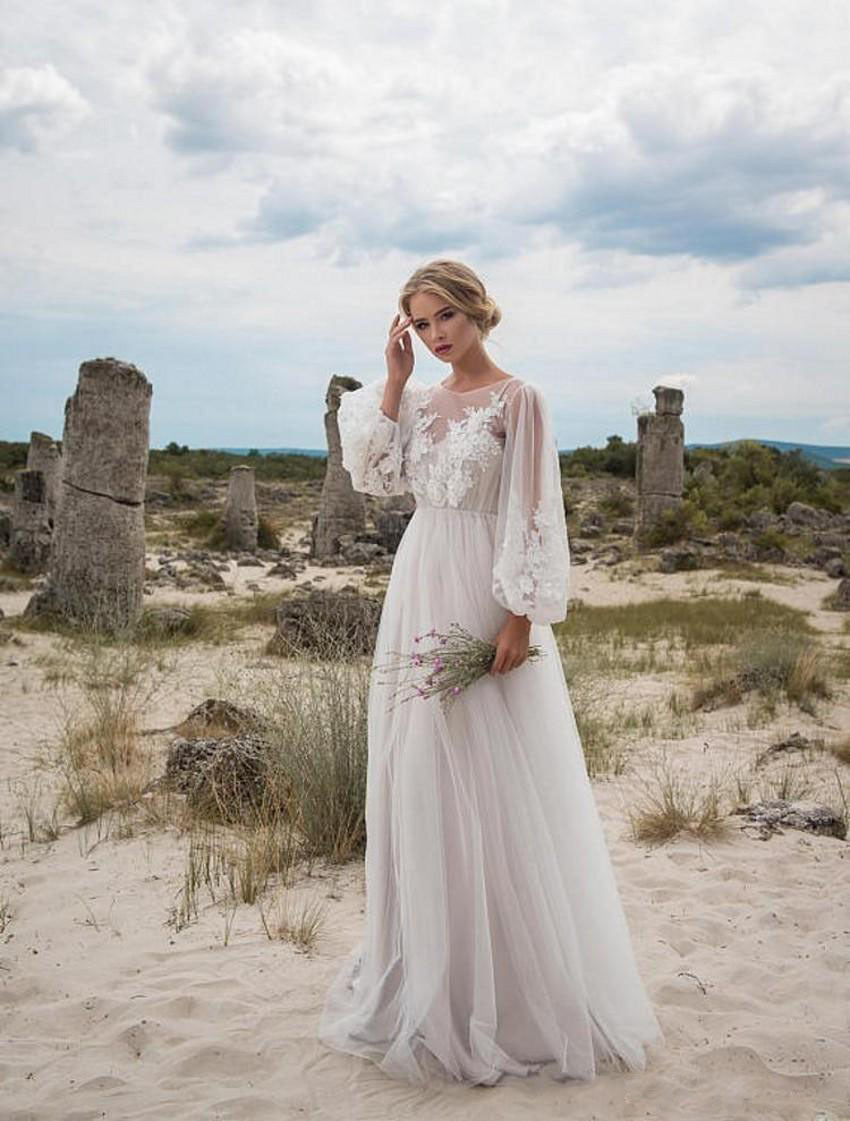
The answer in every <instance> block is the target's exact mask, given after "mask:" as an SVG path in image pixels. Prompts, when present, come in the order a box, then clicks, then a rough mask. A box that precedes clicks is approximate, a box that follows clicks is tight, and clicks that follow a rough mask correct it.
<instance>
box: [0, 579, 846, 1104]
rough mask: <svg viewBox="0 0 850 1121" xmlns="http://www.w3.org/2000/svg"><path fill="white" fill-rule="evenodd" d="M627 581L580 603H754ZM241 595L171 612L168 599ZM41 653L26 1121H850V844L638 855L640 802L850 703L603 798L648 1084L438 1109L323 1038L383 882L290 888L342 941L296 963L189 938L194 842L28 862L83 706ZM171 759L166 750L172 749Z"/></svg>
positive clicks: (456, 1090) (21, 743)
mask: <svg viewBox="0 0 850 1121" xmlns="http://www.w3.org/2000/svg"><path fill="white" fill-rule="evenodd" d="M624 571H625V570H622V571H621V570H620V569H618V570H616V571H615V570H610V569H605V568H596V569H591V568H589V567H586V568H576V569H574V572H573V589H572V592H573V596H575V597H580V598H581V599H582V600H584V601H585V602H586V603H588V604H605V603H625V602H633V601H637V600H640V599H644V598H658V597H660V596H673V597H676V598H687V597H688V596H691V595H700V594H702V593H703V590H704V589H706V588H708V589H709V590H711V591H714V592H718V593H723V592H730V591H734V590H736V589H737V590H741V589H742V588H747V587H749V588H752V585H751V584H749V585H747V584H743V583H740V582H737V581H733V580H728V579H726V578H722V577H721V578H718V576H717V574H716V573H710V572H698V573H688V574H681V575H673V576H660V575H657V574H640V573H636V574H635V575H633V576H632V577H631V578H629V577H628V576H626V575H624ZM788 573H789V574H790V576H789V578H791V577H793V578H794V580H795V582H793V583H783V584H764V585H762V586H761V592H762V594H763V595H764V596H765V597H770V598H774V599H777V600H778V601H780V602H784V603H788V604H791V605H793V606H797V607H802V608H804V609H805V610H808V611H810V612H811V613H812V614H811V618H812V621H813V622H814V623H815V625H817V626H818V627H819V628H820V629H821V630H822V631H824V632H825V634H828V635H829V637H830V639H831V640H832V641H835V642H841V641H843V642H845V643H846V642H847V639H846V637H845V638H841V637H839V635H838V631H839V629H840V627H841V619H840V617H838V616H836V615H834V614H831V613H829V612H823V611H821V610H820V608H819V604H820V600H821V598H822V597H823V595H824V594H825V592H826V591H827V590H828V589H829V583H828V582H827V581H826V580H825V579H824V578H823V577H822V576H821V575H819V574H817V573H809V572H803V573H797V572H793V571H792V570H788ZM315 575H322V576H324V577H325V578H326V580H325V584H326V586H328V585H330V586H341V585H344V584H346V583H349V582H351V581H352V579H354V580H355V582H356V581H357V580H360V579H362V578H363V573H362V572H361V573H360V574H359V575H357V574H355V575H353V570H342V569H341V570H334V569H308V570H307V571H306V572H305V573H302V574H300V575H299V577H298V580H297V582H298V583H302V582H304V580H305V579H307V578H310V577H312V576H315ZM225 579H226V580H228V582H232V583H234V585H235V586H234V591H235V593H236V594H237V595H238V594H243V593H245V592H246V585H247V583H249V582H251V581H256V582H258V583H259V584H260V586H261V587H263V588H268V589H269V590H272V589H275V588H278V587H279V588H284V587H289V586H291V584H292V581H286V580H279V581H275V580H274V579H269V578H263V577H262V570H259V569H239V570H237V569H236V568H235V566H234V567H233V569H232V571H231V573H230V574H225ZM248 594H250V593H248ZM28 597H29V593H20V592H19V593H4V594H2V595H0V607H2V608H3V609H4V611H5V613H6V615H7V616H10V615H13V614H15V613H16V612H18V611H20V610H21V609H22V607H23V605H24V604H25V602H26V600H27V599H28ZM223 598H225V597H224V596H222V594H221V593H203V594H200V593H199V594H198V595H197V596H195V595H193V594H189V593H175V592H173V591H168V590H163V591H157V592H156V594H155V595H154V596H152V597H148V598H147V600H146V602H156V601H163V602H166V601H167V602H172V603H173V602H178V601H182V602H193V601H194V600H195V599H198V600H199V601H202V602H205V603H214V602H216V601H217V599H218V600H221V599H223ZM267 635H268V630H267V629H266V630H263V629H261V628H248V629H247V630H246V631H245V632H244V633H243V635H242V637H241V638H240V639H239V641H236V642H233V643H231V644H229V645H227V646H218V647H215V646H210V647H203V646H201V645H189V646H185V647H182V648H179V649H178V650H177V651H175V652H169V655H168V657H169V658H170V659H171V665H170V668H169V669H168V670H167V672H165V673H163V674H162V679H161V680H160V681H159V682H158V687H157V689H156V691H155V693H154V695H153V696H152V698H151V701H150V705H149V707H148V708H147V709H146V710H145V716H144V726H145V727H146V728H148V729H161V728H165V727H167V726H169V725H172V724H174V723H176V722H177V721H178V720H180V719H181V718H182V717H183V716H185V715H186V713H187V712H188V710H189V709H190V708H191V707H192V706H193V705H194V704H197V703H198V702H200V701H201V700H203V699H204V698H205V697H208V696H216V695H220V691H217V690H220V689H221V687H222V682H226V681H229V682H233V681H234V680H236V679H237V678H238V677H239V675H240V674H245V673H246V672H258V673H274V672H282V669H281V667H282V665H283V663H281V662H280V661H277V662H275V660H274V659H270V658H267V657H265V656H264V655H263V654H262V653H261V651H262V645H263V641H264V638H265V637H267ZM21 643H22V644H18V643H15V642H12V643H7V644H5V645H4V646H2V647H0V722H2V728H3V738H2V745H0V753H1V754H0V775H2V778H3V782H2V789H0V823H2V835H3V847H2V849H0V903H2V902H3V901H5V902H6V903H7V905H8V909H9V918H8V919H7V921H6V926H5V930H4V931H3V933H2V934H0V1016H2V1026H0V1040H2V1042H0V1079H2V1086H0V1117H2V1118H3V1121H83V1119H94V1118H107V1119H110V1121H119V1119H120V1121H135V1119H141V1118H150V1119H156V1121H184V1119H185V1121H188V1119H198V1121H215V1119H222V1121H241V1119H244V1121H266V1119H268V1121H272V1119H274V1121H288V1119H290V1118H292V1119H295V1118H299V1119H306V1118H317V1119H318V1118H321V1119H327V1121H337V1119H339V1121H342V1119H357V1121H366V1119H370V1121H397V1119H400V1118H407V1117H415V1118H417V1119H427V1121H430V1119H442V1118H445V1119H455V1118H457V1119H460V1118H463V1119H464V1121H474V1119H477V1118H481V1119H482V1121H483V1119H485V1118H486V1121H519V1119H521V1118H529V1119H531V1118H534V1121H548V1119H555V1118H558V1119H563V1118H573V1119H587V1121H590V1119H598V1121H614V1119H619V1118H624V1119H625V1118H629V1119H631V1118H635V1119H637V1118H640V1119H659V1121H678V1119H680V1118H681V1119H685V1118H687V1119H688V1121H725V1119H729V1121H732V1119H734V1121H745V1119H747V1121H749V1119H753V1121H756V1119H758V1121H766V1119H770V1121H784V1119H787V1121H803V1119H805V1121H810V1119H814V1118H815V1117H816V1116H817V1115H818V1113H819V1111H821V1112H824V1113H825V1114H826V1116H827V1117H830V1116H831V1117H834V1118H836V1119H839V1118H848V1117H850V1000H848V996H850V855H848V852H850V847H849V846H848V844H847V842H846V841H842V840H837V839H834V838H829V837H819V836H812V835H810V834H807V833H803V832H799V831H796V830H793V829H787V830H785V831H783V832H779V833H776V834H774V835H772V836H771V837H770V838H769V839H767V840H764V839H760V838H759V836H758V832H757V830H756V829H754V828H753V827H752V826H747V825H746V823H745V822H744V819H743V818H740V817H733V818H732V819H731V820H732V822H733V826H732V829H731V831H730V833H729V839H727V840H722V841H717V842H712V843H705V842H701V841H699V840H695V839H693V838H692V837H688V836H679V837H678V838H677V839H675V840H673V841H671V842H669V843H667V844H664V845H661V846H657V847H648V846H645V845H641V844H636V843H635V842H633V841H632V840H631V839H630V837H629V831H628V816H627V812H628V809H629V807H630V806H631V805H633V803H634V800H635V790H636V785H637V784H638V783H639V781H640V780H641V779H643V778H645V776H646V775H648V774H649V773H651V771H652V768H653V766H654V765H656V764H657V763H658V760H659V759H660V758H662V756H663V757H666V758H670V759H672V760H674V761H675V763H676V764H677V765H680V766H682V767H684V768H686V769H687V770H688V772H689V773H691V774H693V775H704V776H705V777H706V780H707V779H708V776H709V775H710V774H712V773H715V772H725V771H727V770H728V768H730V767H731V768H734V767H735V766H737V765H740V764H741V763H742V762H748V763H749V762H751V761H752V760H753V758H754V757H755V756H756V755H757V754H758V752H759V751H761V750H764V748H765V746H766V745H767V744H769V743H770V742H773V741H774V740H775V739H777V738H779V737H780V736H781V735H784V734H787V733H789V732H791V731H801V732H803V733H804V734H808V735H813V734H815V733H817V734H819V735H821V736H823V735H829V736H837V735H839V734H846V733H847V731H848V730H850V699H848V690H847V688H846V685H845V686H843V687H842V691H841V693H840V695H839V696H837V698H836V699H835V701H834V702H833V703H831V705H830V707H829V712H828V717H827V724H828V726H827V727H826V728H825V727H824V722H823V719H821V721H820V723H818V721H816V720H815V719H814V718H813V717H811V716H806V715H805V714H803V713H799V712H790V711H787V710H783V712H782V714H781V715H780V716H779V717H777V719H776V720H775V721H774V722H773V723H772V724H770V725H769V726H765V727H759V728H757V729H755V730H749V729H748V728H746V726H745V723H744V722H742V721H740V720H739V721H738V722H737V723H736V722H735V720H734V719H732V717H731V716H730V714H729V713H728V712H726V713H724V714H710V717H707V718H706V720H705V721H704V722H703V724H702V725H701V727H700V730H699V733H698V734H694V735H692V736H688V737H685V738H681V739H675V740H670V741H662V740H659V739H657V738H652V737H643V738H638V737H636V736H634V735H633V736H631V740H632V741H633V742H630V744H629V746H628V759H629V763H628V766H627V769H626V771H625V772H624V773H623V774H621V775H618V776H614V777H611V778H608V779H604V780H602V779H600V780H594V792H595V795H596V798H597V801H598V805H599V808H600V812H601V815H602V819H603V824H604V828H605V833H606V837H607V840H608V844H609V847H610V852H611V856H612V860H613V862H614V866H615V870H616V875H617V880H618V883H619V886H620V891H621V895H622V899H623V903H624V907H625V910H626V914H627V917H628V920H629V924H630V928H631V931H632V936H633V940H634V943H635V948H636V953H637V958H638V962H639V965H640V968H641V973H642V976H643V977H644V980H645V983H646V986H647V989H648V992H649V994H650V997H651V999H652V1001H653V1003H654V1005H655V1007H656V1009H657V1012H658V1016H659V1019H660V1021H661V1025H662V1028H663V1031H664V1033H665V1041H664V1045H663V1046H662V1047H658V1048H654V1049H652V1050H651V1051H650V1055H649V1061H648V1066H647V1069H646V1070H645V1071H632V1072H629V1073H619V1072H606V1073H601V1074H600V1075H599V1076H598V1077H597V1078H596V1079H595V1080H593V1081H592V1082H568V1083H557V1082H555V1081H554V1080H553V1079H551V1078H550V1077H549V1076H548V1074H547V1072H546V1070H545V1069H544V1071H542V1072H541V1073H540V1074H538V1075H536V1076H532V1077H530V1078H528V1079H519V1078H515V1077H512V1076H506V1077H505V1078H504V1079H503V1080H502V1081H501V1082H500V1083H499V1084H498V1085H497V1086H496V1087H492V1088H483V1087H478V1088H469V1087H464V1086H460V1085H453V1084H448V1083H447V1084H446V1085H445V1086H436V1087H429V1088H426V1089H421V1088H417V1087H414V1086H411V1085H408V1084H407V1083H402V1082H397V1081H393V1080H391V1079H389V1078H388V1077H386V1076H385V1075H384V1074H383V1073H382V1072H381V1071H380V1070H379V1069H378V1068H377V1067H375V1066H374V1065H372V1064H370V1063H368V1062H365V1061H363V1060H358V1059H355V1058H352V1057H348V1056H345V1055H341V1054H338V1053H336V1052H333V1051H329V1050H327V1049H326V1048H324V1047H323V1046H322V1045H321V1044H320V1043H319V1042H318V1041H317V1039H316V1028H317V1022H318V1017H319V1012H320V1008H321V1004H322V1000H323V997H324V994H325V991H326V989H327V987H328V985H329V984H330V982H331V979H332V977H333V976H334V974H335V972H336V970H337V969H338V967H339V964H340V962H341V960H342V958H343V956H344V955H345V954H346V953H347V952H348V951H349V950H350V948H351V947H352V946H353V945H354V944H355V942H356V941H357V940H358V938H359V935H360V931H361V927H362V923H363V917H364V905H365V896H364V879H363V864H362V861H357V862H355V863H352V864H349V865H346V866H343V867H333V866H329V865H326V864H324V863H320V862H315V863H314V864H313V865H312V867H311V868H305V869H304V873H303V875H302V876H301V878H300V879H299V880H298V882H297V883H296V884H295V885H294V887H293V888H291V889H290V890H291V891H292V892H294V893H295V895H296V896H299V897H301V898H303V899H316V900H318V901H321V903H322V905H323V906H324V908H325V921H324V925H323V928H322V932H321V934H320V936H319V939H318V942H317V944H316V946H315V948H314V949H312V950H310V951H307V952H305V951H302V950H299V949H298V948H296V947H295V946H293V945H292V944H290V943H288V942H283V941H277V940H275V941H270V940H269V939H268V938H267V936H266V934H265V932H264V930H263V925H262V922H261V918H260V914H259V911H258V909H257V907H256V906H249V905H247V904H243V905H241V906H240V907H239V908H238V909H237V910H236V912H235V914H234V915H232V916H230V917H228V916H227V915H226V914H225V911H224V910H223V908H222V907H221V906H219V905H214V904H212V903H210V900H209V899H208V898H207V899H206V900H204V903H203V905H202V906H201V908H200V912H199V916H198V919H197V921H196V922H193V923H191V924H190V925H187V926H185V927H184V928H183V929H180V930H179V931H177V930H175V927H174V925H173V923H170V922H169V915H170V914H171V913H172V911H173V908H174V906H175V903H176V900H177V898H178V896H179V892H180V889H181V886H182V882H183V873H184V865H185V854H186V847H187V844H188V840H187V838H186V837H185V836H183V837H181V836H180V834H179V833H178V832H177V830H176V829H174V828H173V827H167V828H162V827H159V826H155V825H149V826H137V827H136V829H135V831H134V832H133V834H132V835H130V836H125V837H120V836H117V835H116V832H115V830H114V829H113V830H111V831H110V828H109V823H108V822H101V823H100V824H99V825H98V824H90V825H88V826H85V827H75V826H73V825H72V824H71V822H70V820H68V821H61V820H60V823H59V824H60V829H59V836H58V837H57V839H55V840H52V841H48V842H45V841H37V842H30V841H27V840H26V827H25V824H24V818H25V806H26V804H27V802H28V801H29V802H30V803H31V804H33V805H35V804H40V805H42V806H43V807H47V806H49V804H50V793H51V791H52V790H55V789H56V788H57V784H58V776H57V775H56V774H55V772H54V771H52V770H51V769H50V768H49V767H45V765H44V763H43V762H40V760H42V759H43V757H44V755H45V753H46V752H49V750H50V747H51V745H52V744H55V743H56V742H57V740H58V737H59V736H60V735H61V729H62V722H63V720H64V719H65V718H66V715H67V706H68V705H69V704H70V705H71V706H72V707H73V704H74V696H75V693H74V689H75V686H74V685H73V683H63V682H61V681H58V682H57V680H56V678H57V665H61V651H62V643H61V640H60V639H59V638H58V637H57V636H55V635H49V634H44V633H23V632H22V633H21ZM48 679H49V680H48ZM245 680H250V677H247V678H245ZM630 687H631V688H634V689H635V690H637V691H638V692H640V691H641V690H642V691H643V692H642V694H641V695H644V696H647V697H651V696H652V695H653V681H652V680H651V679H644V678H640V677H636V678H635V679H634V681H633V684H632V686H630ZM244 699H245V702H246V703H250V696H249V695H247V694H246V695H245V697H244ZM63 706H64V707H63ZM167 739H168V737H167V735H160V736H159V737H152V738H151V742H152V743H154V742H156V743H158V744H159V745H160V746H159V749H160V750H161V751H164V746H165V744H166V743H167ZM812 770H813V772H815V773H820V777H821V778H822V780H823V782H824V784H828V781H829V779H830V774H831V772H833V771H840V773H841V774H842V777H843V779H844V785H845V789H847V788H848V787H850V784H848V783H847V782H846V778H847V773H848V768H847V767H846V765H842V764H839V763H837V762H836V761H835V760H834V759H833V758H832V757H824V759H823V760H822V761H819V762H815V763H813V764H812ZM37 812H38V811H36V813H37ZM272 894H273V893H272ZM231 919H232V926H230V928H229V931H227V923H228V922H229V921H231ZM0 925H2V924H1V923H0ZM226 931H227V932H226Z"/></svg>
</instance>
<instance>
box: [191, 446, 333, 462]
mask: <svg viewBox="0 0 850 1121" xmlns="http://www.w3.org/2000/svg"><path fill="white" fill-rule="evenodd" d="M210 451H214V452H229V453H230V455H247V454H248V452H250V451H256V452H257V454H258V455H317V456H321V457H322V459H324V458H325V457H326V456H327V454H328V453H327V451H326V449H325V448H210Z"/></svg>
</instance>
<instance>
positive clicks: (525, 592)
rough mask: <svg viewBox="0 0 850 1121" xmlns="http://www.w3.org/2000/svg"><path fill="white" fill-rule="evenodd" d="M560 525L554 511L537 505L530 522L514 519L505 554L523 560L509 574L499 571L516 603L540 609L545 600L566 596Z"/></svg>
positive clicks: (551, 600) (508, 592) (515, 609)
mask: <svg viewBox="0 0 850 1121" xmlns="http://www.w3.org/2000/svg"><path fill="white" fill-rule="evenodd" d="M557 530H558V526H557V524H556V520H555V517H554V515H553V514H552V512H551V511H547V510H545V509H544V508H543V505H542V504H538V505H537V506H536V507H535V509H534V513H533V514H532V517H531V524H530V525H528V524H523V522H522V521H519V520H514V519H512V522H511V524H510V526H509V529H508V532H507V537H506V540H505V542H504V547H503V550H502V555H503V556H504V557H505V558H507V559H510V560H513V561H516V560H518V559H519V560H520V564H519V566H518V567H517V569H516V570H515V571H514V572H512V573H511V574H510V575H509V576H507V575H506V574H504V573H500V574H499V581H500V583H501V585H502V587H503V588H504V590H505V592H506V593H507V595H508V598H509V599H510V600H511V602H512V603H513V604H514V605H515V606H514V608H513V610H514V611H515V613H516V614H523V612H521V611H519V610H517V608H518V607H519V605H522V606H525V607H527V608H529V609H537V608H539V607H540V606H541V605H543V604H546V603H558V602H560V600H561V599H562V597H563V580H562V576H561V573H562V571H563V566H564V563H565V562H564V555H563V547H562V543H561V538H560V536H559V535H558V533H557Z"/></svg>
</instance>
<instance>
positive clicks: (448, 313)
mask: <svg viewBox="0 0 850 1121" xmlns="http://www.w3.org/2000/svg"><path fill="white" fill-rule="evenodd" d="M453 315H454V312H453V311H444V312H443V316H442V317H443V319H451V317H452V316H453Z"/></svg>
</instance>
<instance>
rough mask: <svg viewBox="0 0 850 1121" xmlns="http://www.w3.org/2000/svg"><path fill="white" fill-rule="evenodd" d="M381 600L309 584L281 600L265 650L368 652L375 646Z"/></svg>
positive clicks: (289, 653) (284, 652) (286, 652)
mask: <svg viewBox="0 0 850 1121" xmlns="http://www.w3.org/2000/svg"><path fill="white" fill-rule="evenodd" d="M380 617H381V600H379V599H377V598H373V597H371V596H364V595H359V594H357V593H356V592H346V591H338V592H335V591H331V590H330V589H328V590H325V589H321V590H320V589H317V588H311V589H310V590H309V591H307V592H306V593H305V592H303V591H301V590H298V591H296V592H294V593H293V594H292V595H290V596H287V598H286V599H284V600H282V601H281V602H280V603H279V604H278V607H277V610H276V618H277V630H276V631H275V634H274V636H273V637H272V638H271V640H270V641H269V644H268V648H267V652H268V653H270V654H282V655H284V656H293V657H297V656H298V655H299V654H300V655H303V654H318V655H319V656H323V655H331V654H332V655H335V656H346V655H349V656H350V655H355V654H370V653H371V652H372V650H373V649H374V646H375V639H376V637H377V634H378V623H379V621H380Z"/></svg>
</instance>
